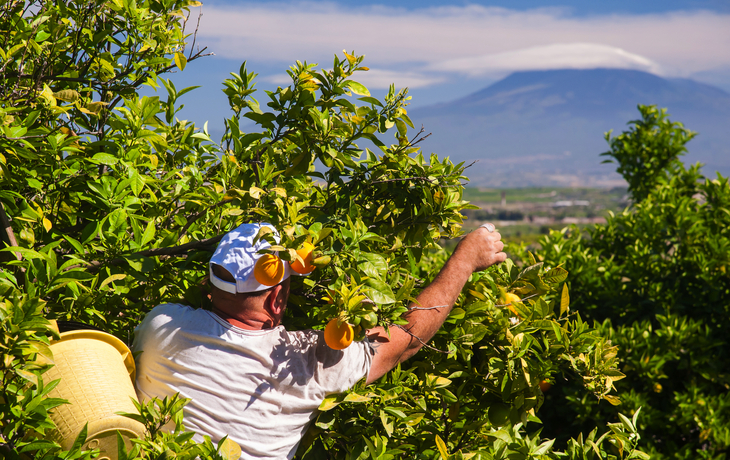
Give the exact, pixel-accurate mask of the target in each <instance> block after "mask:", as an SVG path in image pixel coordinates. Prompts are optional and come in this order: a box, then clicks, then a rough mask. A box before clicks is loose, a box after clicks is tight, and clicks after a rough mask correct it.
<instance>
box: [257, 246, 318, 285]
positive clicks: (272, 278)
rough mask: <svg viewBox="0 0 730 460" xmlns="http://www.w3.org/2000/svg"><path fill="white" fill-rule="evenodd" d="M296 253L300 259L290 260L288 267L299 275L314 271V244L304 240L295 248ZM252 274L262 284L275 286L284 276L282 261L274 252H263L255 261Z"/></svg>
mask: <svg viewBox="0 0 730 460" xmlns="http://www.w3.org/2000/svg"><path fill="white" fill-rule="evenodd" d="M297 255H299V257H301V259H302V260H299V259H297V260H295V261H293V262H290V263H289V268H291V269H292V270H294V271H295V272H297V273H299V274H300V275H309V274H310V273H312V272H313V271H314V263H313V262H314V245H312V243H306V242H305V243H304V244H302V247H301V248H299V249H297ZM253 276H254V278H256V281H258V282H259V283H261V284H263V285H264V286H276V285H277V284H279V283H281V280H282V278H283V277H284V261H283V260H281V258H280V257H279V256H276V255H274V254H264V255H263V256H261V258H259V260H257V261H256V266H255V267H254V268H253Z"/></svg>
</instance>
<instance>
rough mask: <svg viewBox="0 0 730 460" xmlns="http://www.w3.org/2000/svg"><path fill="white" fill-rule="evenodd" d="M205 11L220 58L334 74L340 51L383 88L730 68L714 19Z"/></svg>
mask: <svg viewBox="0 0 730 460" xmlns="http://www.w3.org/2000/svg"><path fill="white" fill-rule="evenodd" d="M202 11H203V18H202V21H201V26H200V27H201V28H200V32H199V36H198V42H199V43H202V44H203V45H207V46H209V48H210V50H212V51H213V52H215V53H216V54H218V55H220V56H223V57H228V58H235V59H239V60H243V59H249V60H259V61H270V62H277V63H293V62H294V61H295V60H296V59H300V60H305V59H306V60H308V61H309V62H318V63H320V64H322V65H324V66H327V65H328V64H329V63H330V62H331V60H332V56H333V55H334V54H335V53H338V52H340V50H342V49H347V50H355V51H356V52H357V53H358V54H365V55H366V56H367V59H366V62H365V63H366V65H368V66H369V67H370V68H373V69H380V70H379V71H378V72H375V71H372V72H368V74H369V76H368V78H372V83H370V84H375V85H377V86H381V85H383V84H384V83H382V82H383V81H385V80H388V79H391V80H394V79H396V78H400V79H401V80H402V81H403V82H404V83H403V84H407V83H408V82H410V83H411V84H410V86H411V87H415V86H417V85H421V86H427V85H429V84H433V83H436V82H438V81H441V79H443V78H444V76H445V75H448V73H450V72H460V73H467V74H470V75H477V74H479V73H480V72H485V71H487V70H488V69H490V68H496V69H501V71H503V72H507V71H512V70H526V69H540V68H556V67H558V66H560V67H572V68H586V67H589V66H594V67H628V68H634V69H642V70H647V71H651V72H657V73H663V74H665V75H670V76H689V75H692V74H697V73H698V72H703V71H710V70H712V69H716V68H724V67H728V66H730V27H729V26H728V24H730V15H728V14H720V13H713V12H708V11H693V12H672V13H665V14H647V15H628V14H620V15H605V16H592V17H573V16H570V15H569V14H567V13H566V11H565V10H562V9H536V10H529V11H513V10H507V9H503V8H488V7H482V6H478V5H468V6H463V7H438V8H423V9H418V10H406V9H399V8H391V7H385V6H376V7H372V6H369V7H361V8H351V7H344V6H337V5H335V4H331V3H248V4H238V5H235V6H226V7H205V6H204V7H203V10H202ZM405 68H408V70H407V71H406V72H401V71H400V70H402V69H405ZM396 83H397V84H401V83H400V82H398V81H396Z"/></svg>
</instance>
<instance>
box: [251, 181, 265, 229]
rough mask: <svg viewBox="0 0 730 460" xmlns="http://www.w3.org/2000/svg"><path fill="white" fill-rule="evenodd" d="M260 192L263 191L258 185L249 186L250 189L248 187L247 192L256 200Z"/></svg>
mask: <svg viewBox="0 0 730 460" xmlns="http://www.w3.org/2000/svg"><path fill="white" fill-rule="evenodd" d="M262 193H264V191H263V190H261V189H260V188H258V187H251V188H250V189H248V194H249V195H251V198H253V199H254V200H258V199H259V197H260V196H261V194H262ZM262 228H268V227H262Z"/></svg>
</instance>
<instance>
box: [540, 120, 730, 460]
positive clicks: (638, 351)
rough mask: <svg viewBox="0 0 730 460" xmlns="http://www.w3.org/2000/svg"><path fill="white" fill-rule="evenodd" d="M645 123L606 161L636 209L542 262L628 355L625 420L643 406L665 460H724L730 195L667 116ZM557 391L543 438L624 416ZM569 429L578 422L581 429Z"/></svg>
mask: <svg viewBox="0 0 730 460" xmlns="http://www.w3.org/2000/svg"><path fill="white" fill-rule="evenodd" d="M639 109H640V112H641V119H639V120H637V121H634V122H632V126H631V127H630V129H629V130H628V131H626V132H624V133H622V134H620V135H619V136H617V137H610V135H609V136H607V139H608V141H609V144H610V150H609V151H608V152H607V153H606V155H607V156H609V157H610V158H611V159H612V161H615V162H617V163H618V170H619V172H621V173H622V174H623V175H624V177H625V178H626V180H627V182H628V183H629V191H630V193H631V196H632V201H633V202H632V204H631V205H630V206H629V207H628V208H627V209H626V210H625V211H623V212H622V213H619V214H616V215H610V216H609V217H608V219H607V223H606V224H605V225H597V226H596V227H595V228H593V229H592V230H590V231H589V237H588V238H585V237H583V236H582V235H581V234H580V232H578V231H577V230H576V229H572V230H570V229H566V230H563V231H562V232H552V233H551V234H550V235H548V236H546V237H545V238H544V239H543V240H542V241H541V245H542V250H541V251H539V254H538V258H539V259H540V260H541V261H544V262H545V263H546V264H548V265H551V266H557V265H561V266H562V267H564V268H565V269H567V270H568V271H569V272H570V273H571V277H570V280H569V285H570V288H571V294H572V300H573V305H576V306H577V308H578V309H579V310H580V311H581V313H582V314H584V315H585V316H586V317H587V318H590V319H591V320H595V321H599V322H600V323H601V325H600V330H601V332H602V333H603V334H604V335H605V336H607V337H610V338H611V341H612V342H613V343H614V344H615V345H617V346H618V347H619V357H620V359H621V366H620V368H621V371H622V372H623V373H625V374H626V376H627V378H626V379H624V380H621V381H620V382H617V384H616V385H617V388H618V389H619V391H620V393H621V394H622V397H621V399H622V400H623V405H622V406H621V410H622V411H625V412H633V411H635V410H638V408H639V407H641V408H642V414H643V415H642V418H641V423H640V426H641V431H642V433H643V442H644V443H645V447H647V450H649V451H650V452H651V455H652V458H656V459H688V460H689V459H698V458H702V459H715V460H720V459H725V458H726V455H727V452H728V449H730V396H729V394H730V393H728V389H730V373H729V372H728V369H730V343H729V342H728V340H727V331H728V330H730V273H728V269H729V268H730V185H729V184H728V179H727V178H726V177H722V176H720V175H719V174H718V175H717V177H716V178H709V177H705V176H703V175H702V174H701V173H700V167H699V166H692V167H690V168H686V167H685V166H684V165H683V164H682V162H681V161H680V159H679V156H680V155H681V154H683V153H684V152H685V151H686V148H685V144H686V143H687V142H688V141H689V140H690V139H691V138H692V137H693V136H694V133H692V132H690V131H688V130H686V129H685V128H684V127H683V126H682V125H681V124H679V123H673V122H671V121H670V120H669V119H668V118H667V115H666V113H665V111H663V110H659V109H657V108H656V107H644V106H640V107H639ZM606 409H607V408H606V407H605V406H604V407H600V406H597V405H596V404H595V403H594V402H593V401H592V400H591V399H590V398H585V397H584V396H583V395H582V394H580V392H579V391H578V390H576V388H575V386H574V385H572V384H570V383H567V382H561V381H560V380H558V381H556V386H555V387H554V388H553V389H552V390H551V392H550V393H549V396H548V398H547V402H546V408H545V411H544V414H545V423H546V427H547V429H546V432H548V433H550V435H551V436H558V437H561V436H563V437H567V436H572V435H573V433H574V432H575V430H576V429H583V430H585V429H588V427H591V426H594V425H595V424H596V423H600V421H602V420H612V419H613V418H615V417H616V416H615V414H612V411H610V410H606ZM571 421H574V422H573V423H572V424H571V423H570V422H571Z"/></svg>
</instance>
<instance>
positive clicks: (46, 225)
mask: <svg viewBox="0 0 730 460" xmlns="http://www.w3.org/2000/svg"><path fill="white" fill-rule="evenodd" d="M43 228H45V229H46V231H47V232H50V231H51V228H53V224H51V221H50V220H48V219H46V218H45V217H44V218H43Z"/></svg>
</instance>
